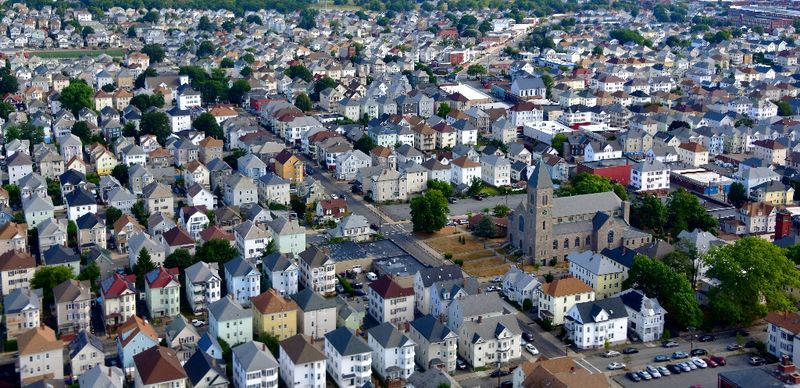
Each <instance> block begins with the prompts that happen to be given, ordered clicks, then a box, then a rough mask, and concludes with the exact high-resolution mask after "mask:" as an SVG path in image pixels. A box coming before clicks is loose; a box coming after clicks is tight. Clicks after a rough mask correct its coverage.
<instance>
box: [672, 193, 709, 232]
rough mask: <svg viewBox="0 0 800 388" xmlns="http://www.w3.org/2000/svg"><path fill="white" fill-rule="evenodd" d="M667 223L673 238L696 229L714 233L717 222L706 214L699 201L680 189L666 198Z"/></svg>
mask: <svg viewBox="0 0 800 388" xmlns="http://www.w3.org/2000/svg"><path fill="white" fill-rule="evenodd" d="M667 221H668V225H669V228H670V232H671V234H672V236H673V237H677V236H678V234H679V233H680V232H682V231H684V230H688V231H692V230H695V229H697V228H699V229H702V230H704V231H706V232H712V233H716V229H717V226H718V223H717V220H716V219H715V218H714V217H712V216H711V215H709V214H708V213H707V212H706V209H705V208H704V207H703V205H701V204H700V200H699V199H698V198H697V197H696V196H694V195H693V194H691V193H689V192H688V191H686V190H685V189H683V188H681V189H678V190H676V191H673V192H672V193H670V194H669V197H667Z"/></svg>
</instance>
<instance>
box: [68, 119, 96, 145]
mask: <svg viewBox="0 0 800 388" xmlns="http://www.w3.org/2000/svg"><path fill="white" fill-rule="evenodd" d="M71 132H72V134H73V135H75V136H77V137H79V138H80V139H81V142H83V144H89V143H90V142H91V141H92V135H93V134H92V130H91V129H90V128H89V124H87V123H86V122H85V121H77V122H75V124H72V131H71Z"/></svg>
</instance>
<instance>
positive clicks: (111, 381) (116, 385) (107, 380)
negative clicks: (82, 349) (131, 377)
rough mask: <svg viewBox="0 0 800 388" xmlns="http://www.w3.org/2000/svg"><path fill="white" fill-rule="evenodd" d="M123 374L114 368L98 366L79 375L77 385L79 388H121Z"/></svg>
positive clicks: (120, 370) (123, 378)
mask: <svg viewBox="0 0 800 388" xmlns="http://www.w3.org/2000/svg"><path fill="white" fill-rule="evenodd" d="M124 380H125V374H124V373H123V372H122V369H119V368H117V367H115V366H105V365H98V366H97V367H94V368H92V369H89V370H88V371H86V372H85V373H83V374H81V376H80V377H79V378H78V384H80V386H81V387H106V388H123V387H124V385H123V381H124Z"/></svg>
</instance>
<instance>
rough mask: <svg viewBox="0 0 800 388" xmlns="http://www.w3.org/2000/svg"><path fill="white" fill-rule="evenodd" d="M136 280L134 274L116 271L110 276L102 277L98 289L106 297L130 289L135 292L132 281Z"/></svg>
mask: <svg viewBox="0 0 800 388" xmlns="http://www.w3.org/2000/svg"><path fill="white" fill-rule="evenodd" d="M135 282H136V275H132V274H131V275H120V274H118V273H116V272H115V273H114V274H112V275H111V276H109V277H107V278H105V279H103V281H102V282H100V291H101V292H102V294H103V296H104V297H106V298H108V297H112V298H114V297H118V296H120V295H122V293H123V292H126V291H130V292H133V293H135V292H136V286H135V285H134V283H135Z"/></svg>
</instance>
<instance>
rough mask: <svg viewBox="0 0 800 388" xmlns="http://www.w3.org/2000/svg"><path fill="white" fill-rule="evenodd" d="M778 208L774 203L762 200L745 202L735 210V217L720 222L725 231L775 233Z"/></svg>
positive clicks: (732, 232) (742, 233)
mask: <svg viewBox="0 0 800 388" xmlns="http://www.w3.org/2000/svg"><path fill="white" fill-rule="evenodd" d="M777 213H778V210H777V208H776V207H775V206H774V205H770V204H767V203H763V202H747V203H745V204H743V205H742V207H740V208H739V209H737V210H736V218H734V219H727V220H725V221H723V222H721V224H722V225H721V226H722V230H723V231H725V232H726V233H731V234H737V235H744V234H753V235H755V234H766V235H772V234H773V233H775V220H776V217H777Z"/></svg>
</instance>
